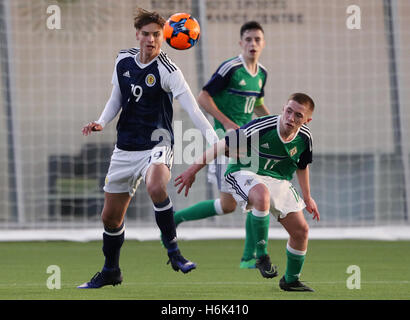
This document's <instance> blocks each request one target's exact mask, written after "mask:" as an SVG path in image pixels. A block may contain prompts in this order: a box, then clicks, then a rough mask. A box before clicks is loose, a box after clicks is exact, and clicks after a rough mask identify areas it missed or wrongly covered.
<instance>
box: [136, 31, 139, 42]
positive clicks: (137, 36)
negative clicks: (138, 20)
mask: <svg viewBox="0 0 410 320" xmlns="http://www.w3.org/2000/svg"><path fill="white" fill-rule="evenodd" d="M135 37H136V38H137V40H138V41H139V40H140V39H139V30H137V32H136V33H135Z"/></svg>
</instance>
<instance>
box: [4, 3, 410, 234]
mask: <svg viewBox="0 0 410 320" xmlns="http://www.w3.org/2000/svg"><path fill="white" fill-rule="evenodd" d="M352 5H354V6H353V7H351V6H352ZM136 7H142V8H144V9H146V10H153V11H157V12H159V13H160V14H161V15H163V16H164V17H165V18H168V17H169V16H170V15H172V14H173V13H176V12H188V13H191V14H192V15H193V16H195V17H196V18H197V20H198V21H199V23H200V25H201V38H200V40H199V43H198V44H197V45H196V46H195V47H194V48H192V49H190V50H186V51H177V50H175V49H172V48H170V47H169V46H168V45H167V44H166V43H165V42H164V44H163V48H162V49H163V50H164V51H165V52H167V54H168V56H169V57H170V58H171V59H172V60H173V61H174V62H175V63H176V64H177V65H178V66H179V67H180V69H181V70H182V72H183V73H184V76H185V78H186V80H187V82H188V83H189V85H190V87H191V89H192V92H193V93H194V95H197V94H198V93H199V91H200V89H201V88H202V86H203V85H204V84H205V82H206V81H207V80H208V79H209V78H210V76H211V75H212V73H213V72H214V71H215V70H216V68H217V67H218V65H219V64H220V63H222V61H224V60H226V59H228V58H231V57H233V56H235V55H238V54H239V53H240V47H239V44H238V42H239V29H240V26H241V25H242V24H243V23H244V22H246V21H248V20H257V21H259V22H260V23H261V24H262V26H263V28H264V30H265V39H266V48H265V50H264V52H263V54H262V56H261V59H260V62H261V63H262V64H263V65H264V66H265V67H266V68H267V70H268V80H267V84H266V87H265V94H266V96H265V105H267V107H268V108H269V110H270V111H271V113H272V114H277V113H280V112H281V110H282V106H283V104H284V103H285V102H286V100H287V98H288V96H289V95H290V94H291V93H293V92H305V93H307V94H309V95H310V96H311V97H313V99H314V101H315V103H316V110H315V114H314V117H313V121H312V122H311V123H310V124H309V127H310V128H311V131H312V133H313V152H314V160H313V163H312V165H311V189H312V195H313V198H315V200H316V202H317V203H318V206H319V210H320V212H321V221H320V223H316V222H313V221H312V220H311V219H310V217H308V219H307V220H308V222H309V224H310V226H311V228H312V230H318V229H326V228H341V229H342V230H353V231H354V230H357V232H358V233H360V232H361V231H360V230H362V229H360V228H361V227H369V228H378V230H383V228H390V227H396V226H398V227H400V226H401V227H402V226H407V227H408V226H410V223H409V210H410V171H409V170H410V169H409V168H410V157H409V154H410V141H409V140H410V139H409V137H410V129H409V125H408V123H409V122H410V103H409V101H410V3H409V1H408V0H354V1H352V0H348V1H347V0H309V1H307V0H306V1H302V0H252V1H248V0H207V1H205V0H203V1H201V0H168V1H162V0H140V1H131V0H121V1H116V0H82V1H81V0H54V1H48V0H36V1H34V0H32V1H29V0H13V1H11V0H1V1H0V53H1V56H0V59H1V60H0V62H1V64H0V73H1V78H0V88H1V89H0V229H3V231H5V230H34V229H35V230H43V231H44V232H47V230H55V229H59V230H60V229H61V232H64V230H66V231H67V232H68V231H69V230H74V229H79V228H81V229H86V228H88V229H89V228H97V229H98V228H102V224H101V221H100V213H101V210H102V206H103V202H104V195H103V190H102V186H103V183H104V179H105V174H106V172H107V169H108V165H109V161H110V157H111V153H112V150H113V147H114V144H115V140H116V131H115V125H116V120H117V119H115V120H114V121H112V122H111V123H110V124H108V125H107V126H106V128H105V129H104V131H103V132H101V133H94V134H92V135H91V136H88V137H84V136H82V134H81V128H82V127H83V126H84V125H85V124H86V123H88V122H89V121H93V120H96V119H98V118H99V116H100V114H101V112H102V110H103V108H104V106H105V103H106V101H107V99H108V98H109V96H110V93H111V86H112V85H111V76H112V72H113V69H114V62H115V58H116V56H117V54H118V52H119V51H120V50H121V49H128V48H132V47H136V46H137V42H136V39H135V29H134V27H133V12H134V9H135V8H136ZM58 13H59V14H60V17H61V21H59V22H60V25H59V24H58V21H55V20H54V17H55V16H56V14H58ZM50 27H51V28H50ZM174 120H175V121H179V122H178V123H177V122H176V124H175V128H178V133H177V130H176V136H177V138H178V134H179V137H180V138H181V139H182V142H181V140H179V142H178V145H176V148H175V158H176V159H182V157H181V154H182V152H183V150H185V148H186V146H187V145H189V144H190V143H191V142H192V141H191V140H190V139H192V137H190V136H189V135H188V134H185V133H186V132H187V130H188V129H190V128H193V127H194V126H193V124H192V122H191V120H190V119H189V117H188V115H187V113H186V112H185V111H184V110H182V108H180V106H179V104H178V103H175V112H174ZM181 120H182V122H181ZM209 120H210V121H211V123H212V124H213V120H212V119H211V118H209ZM195 156H196V155H192V157H191V158H192V159H193V158H195ZM188 165H189V163H186V161H185V162H183V163H181V161H176V163H175V165H174V167H173V171H172V180H173V179H174V178H175V177H176V176H178V174H179V173H181V172H182V171H183V170H185V169H186V168H187V166H188ZM172 180H171V182H170V184H169V193H170V196H171V199H172V201H173V203H174V207H175V209H176V210H178V209H182V208H184V207H186V206H189V205H192V204H194V203H196V202H198V201H200V200H204V199H208V198H212V197H215V196H217V192H216V190H215V188H214V187H213V186H212V185H210V184H208V183H207V181H206V170H203V171H202V172H201V173H200V174H199V175H198V177H197V181H196V182H195V184H194V187H193V189H192V190H191V192H190V195H189V197H188V198H185V197H184V196H181V195H177V194H176V190H175V188H174V187H173V183H172ZM295 186H298V185H297V182H296V181H295ZM271 220H273V219H271ZM244 221H245V215H244V214H242V213H241V212H239V210H238V212H236V213H234V214H231V215H229V216H225V217H214V218H211V219H207V220H201V221H197V222H188V223H186V224H184V225H181V227H180V228H181V229H182V230H183V228H194V229H198V230H200V228H212V229H215V230H219V231H222V232H225V233H229V231H231V230H242V229H243V226H244ZM126 225H127V228H142V229H144V228H145V229H146V230H151V229H150V228H155V227H156V225H155V218H154V215H153V209H152V204H151V202H150V199H149V197H148V195H147V193H146V190H145V186H144V184H141V185H140V187H139V189H138V191H137V193H136V195H135V197H134V198H133V200H132V203H131V206H130V208H129V209H128V212H127V217H126ZM271 225H272V228H276V227H279V226H280V225H279V224H278V223H276V222H274V221H271ZM355 228H359V229H355ZM380 228H381V229H380ZM207 230H208V229H207ZM384 230H387V229H384ZM99 234H100V233H99ZM99 234H98V235H99ZM156 235H157V233H156V234H155V236H156ZM358 235H360V234H358Z"/></svg>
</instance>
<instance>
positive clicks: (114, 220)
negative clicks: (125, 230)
mask: <svg viewBox="0 0 410 320" xmlns="http://www.w3.org/2000/svg"><path fill="white" fill-rule="evenodd" d="M101 220H102V223H103V225H104V227H106V228H110V229H116V228H119V227H120V226H121V224H122V219H121V218H120V217H114V216H108V215H104V213H103V214H102V215H101Z"/></svg>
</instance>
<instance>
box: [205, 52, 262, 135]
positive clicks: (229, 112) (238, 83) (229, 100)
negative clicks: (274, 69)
mask: <svg viewBox="0 0 410 320" xmlns="http://www.w3.org/2000/svg"><path fill="white" fill-rule="evenodd" d="M266 78H267V71H266V69H265V68H264V67H263V66H262V65H261V64H259V63H258V70H257V72H256V74H254V75H252V74H250V73H249V71H248V70H247V68H246V67H245V63H244V61H243V58H242V56H241V55H239V56H237V57H234V58H232V59H229V60H227V61H225V62H223V63H222V64H221V65H220V66H219V68H218V69H217V70H216V72H215V73H214V74H213V75H212V77H211V79H210V80H209V81H208V83H207V84H206V85H205V86H204V88H203V90H205V91H207V92H208V93H209V94H210V95H211V96H212V98H213V100H214V102H215V104H216V105H217V106H218V109H219V110H220V111H221V112H222V113H223V114H224V115H226V116H227V117H228V118H229V119H230V120H232V121H233V122H235V123H236V124H237V125H239V126H242V125H244V124H246V123H248V122H250V121H251V120H252V114H253V111H254V108H255V107H258V106H260V105H262V104H263V96H264V87H265V83H266ZM214 120H215V126H214V128H215V131H216V130H218V129H222V130H223V132H225V128H224V126H223V125H222V124H221V123H220V122H219V121H218V120H217V119H214Z"/></svg>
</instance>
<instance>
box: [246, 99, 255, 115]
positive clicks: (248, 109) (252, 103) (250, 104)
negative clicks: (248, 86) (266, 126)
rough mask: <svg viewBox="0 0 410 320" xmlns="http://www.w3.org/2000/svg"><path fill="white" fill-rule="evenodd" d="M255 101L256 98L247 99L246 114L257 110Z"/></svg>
mask: <svg viewBox="0 0 410 320" xmlns="http://www.w3.org/2000/svg"><path fill="white" fill-rule="evenodd" d="M255 101H256V97H246V102H245V110H244V112H245V113H252V112H253V109H254V108H255Z"/></svg>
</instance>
